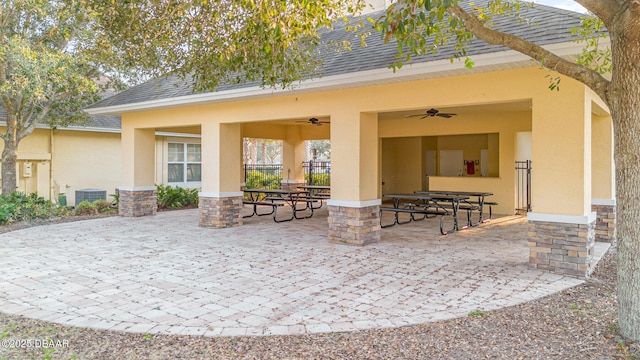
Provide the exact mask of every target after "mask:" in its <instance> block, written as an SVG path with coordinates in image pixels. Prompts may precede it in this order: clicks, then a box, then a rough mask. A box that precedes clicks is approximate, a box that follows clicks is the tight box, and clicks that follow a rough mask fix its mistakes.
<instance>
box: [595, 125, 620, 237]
mask: <svg viewBox="0 0 640 360" xmlns="http://www.w3.org/2000/svg"><path fill="white" fill-rule="evenodd" d="M591 124H592V125H591V126H592V136H591V147H592V157H591V168H592V172H591V179H592V181H591V194H592V199H591V209H592V210H593V211H595V212H596V230H595V231H596V241H602V242H608V243H614V242H615V241H616V194H615V167H614V160H613V123H612V121H611V116H597V115H594V116H593V117H592V122H591Z"/></svg>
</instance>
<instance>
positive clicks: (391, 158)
mask: <svg viewBox="0 0 640 360" xmlns="http://www.w3.org/2000/svg"><path fill="white" fill-rule="evenodd" d="M422 146H423V142H422V138H421V137H410V138H394V139H383V140H382V181H383V182H384V184H383V186H382V192H383V193H412V192H414V191H416V190H420V189H421V188H422V185H423V180H422V177H423V176H422V174H423V172H422V169H423V163H424V161H423V160H422V159H423V155H422Z"/></svg>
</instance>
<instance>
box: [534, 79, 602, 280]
mask: <svg viewBox="0 0 640 360" xmlns="http://www.w3.org/2000/svg"><path fill="white" fill-rule="evenodd" d="M562 84H563V85H562V87H561V89H560V91H546V92H541V93H539V95H538V96H537V97H534V99H533V104H532V105H533V106H532V143H533V159H532V160H533V164H534V166H533V171H532V209H533V212H530V213H528V215H527V217H528V221H529V231H528V240H529V247H530V255H529V266H530V267H533V268H537V269H543V270H548V271H551V272H554V273H558V274H562V275H570V276H575V277H579V278H585V277H588V276H589V274H590V272H591V270H592V267H591V266H592V264H591V263H592V259H593V247H594V244H595V220H596V216H595V213H594V212H592V211H591V102H590V101H588V100H587V98H586V96H585V88H584V85H581V84H579V83H577V82H575V81H566V82H565V81H563V83H562Z"/></svg>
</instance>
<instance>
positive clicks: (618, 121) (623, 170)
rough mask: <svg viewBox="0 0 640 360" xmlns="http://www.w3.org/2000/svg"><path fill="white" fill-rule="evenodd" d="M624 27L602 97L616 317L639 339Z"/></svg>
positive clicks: (636, 68) (636, 94) (632, 61)
mask: <svg viewBox="0 0 640 360" xmlns="http://www.w3.org/2000/svg"><path fill="white" fill-rule="evenodd" d="M627 25H628V24H627ZM627 29H628V26H624V27H622V28H617V29H613V34H612V36H611V39H612V46H611V51H612V55H613V59H614V63H615V69H614V72H613V74H612V79H611V85H610V89H609V95H610V96H609V101H608V102H609V107H610V110H611V115H612V118H613V124H614V134H615V135H614V136H615V166H616V201H617V203H616V204H617V211H616V214H617V225H616V226H617V241H618V322H619V326H620V331H621V333H622V335H623V336H625V337H627V338H629V339H631V340H633V341H640V88H639V87H638V84H640V50H639V49H640V44H639V43H638V41H637V39H636V41H633V40H631V39H630V38H629V37H628V36H625V35H629V34H625V33H624V32H625V31H627ZM619 31H620V32H619ZM636 36H637V35H636Z"/></svg>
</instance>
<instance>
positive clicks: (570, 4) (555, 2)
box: [533, 0, 586, 12]
mask: <svg viewBox="0 0 640 360" xmlns="http://www.w3.org/2000/svg"><path fill="white" fill-rule="evenodd" d="M533 2H536V3H539V4H544V5H550V6H555V7H557V8H561V9H566V10H573V11H577V12H586V10H585V8H583V7H582V6H580V5H578V3H576V2H575V1H572V0H533Z"/></svg>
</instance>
